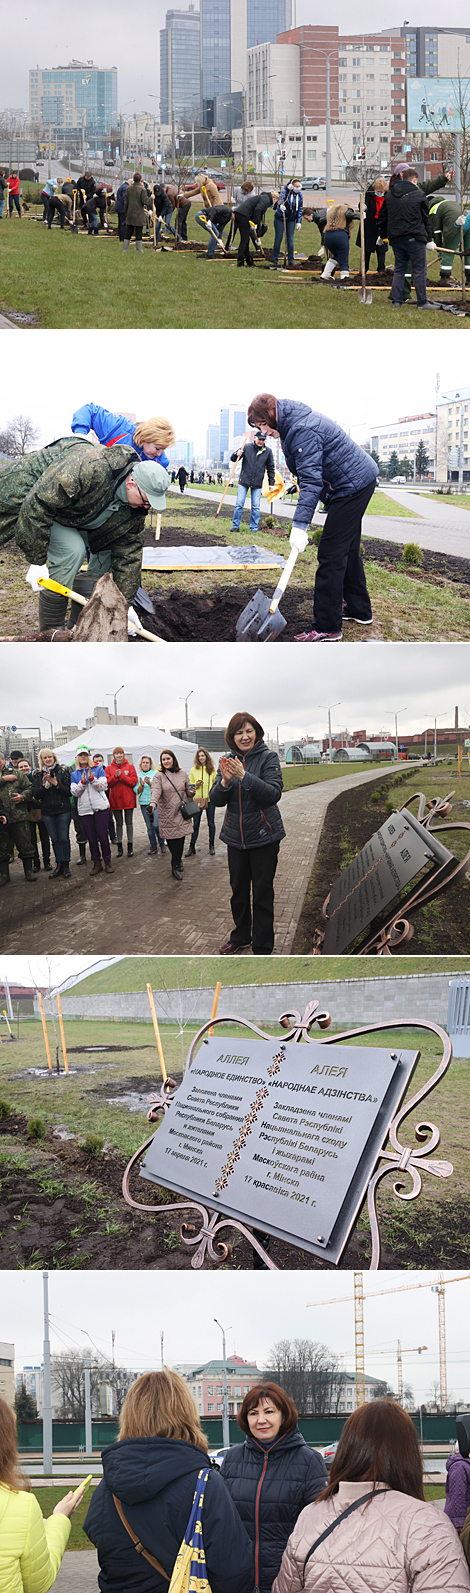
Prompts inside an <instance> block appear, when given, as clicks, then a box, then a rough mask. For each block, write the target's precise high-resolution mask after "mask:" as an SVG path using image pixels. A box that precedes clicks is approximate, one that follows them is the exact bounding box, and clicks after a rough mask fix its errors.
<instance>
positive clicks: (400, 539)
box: [170, 486, 470, 559]
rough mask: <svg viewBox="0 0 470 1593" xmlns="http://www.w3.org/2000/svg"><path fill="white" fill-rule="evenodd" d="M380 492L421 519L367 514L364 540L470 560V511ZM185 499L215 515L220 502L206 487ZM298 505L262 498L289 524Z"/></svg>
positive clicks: (265, 507)
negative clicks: (204, 504) (199, 501)
mask: <svg viewBox="0 0 470 1593" xmlns="http://www.w3.org/2000/svg"><path fill="white" fill-rule="evenodd" d="M380 491H381V492H383V493H384V494H385V495H386V497H387V498H390V499H393V501H394V502H395V503H402V504H403V507H404V508H405V509H411V512H412V514H413V515H418V516H419V519H416V520H415V519H410V520H408V519H405V518H404V517H399V516H397V515H394V514H393V513H391V514H390V517H389V516H388V515H383V514H367V515H365V516H364V520H363V522H362V529H363V535H364V536H365V537H367V536H370V537H378V538H380V541H381V542H397V543H399V544H400V545H402V544H403V543H404V542H417V543H418V546H419V547H420V548H428V549H429V550H430V551H431V552H432V553H452V554H455V555H456V556H457V557H458V558H460V559H468V558H470V509H453V508H452V507H451V506H450V505H449V506H447V504H446V502H444V503H443V506H442V508H441V505H440V504H439V503H434V501H433V500H431V501H430V500H429V498H425V497H421V496H420V495H419V494H418V493H416V492H405V491H403V492H402V491H400V492H398V491H397V492H393V491H391V490H389V488H388V487H383V486H381V487H380ZM170 492H172V493H175V492H176V495H177V497H178V498H179V497H180V496H181V494H180V491H179V487H178V488H175V487H170ZM222 492H223V487H221V488H220V497H222ZM184 497H185V498H205V499H206V500H207V501H208V502H210V503H213V504H214V516H215V511H216V507H217V504H218V502H219V501H220V499H219V498H218V497H217V495H216V493H214V492H207V491H206V492H205V491H204V488H203V487H198V488H196V487H186V489H185V492H184ZM373 501H374V500H373V499H372V502H373ZM248 502H249V500H248V499H247V503H248ZM295 502H296V500H295V498H294V499H292V498H289V499H288V500H287V503H282V502H281V503H279V502H278V501H277V500H276V502H275V503H274V504H269V503H267V501H266V499H265V498H262V499H261V515H263V514H264V515H266V514H273V515H274V517H275V519H276V520H287V521H289V523H290V522H291V520H292V519H293V515H294V511H295ZM234 503H235V496H234V497H233V498H231V497H230V496H229V494H228V493H227V497H226V498H225V501H224V508H225V506H226V505H227V504H228V505H229V506H230V505H231V504H234ZM323 521H324V516H323V513H322V516H321V519H319V518H316V519H315V520H314V522H313V524H314V525H315V526H316V525H322V524H323ZM242 524H243V521H242ZM221 525H222V529H224V525H225V529H227V522H226V521H225V523H224V521H222V522H221Z"/></svg>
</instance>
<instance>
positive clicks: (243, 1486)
mask: <svg viewBox="0 0 470 1593" xmlns="http://www.w3.org/2000/svg"><path fill="white" fill-rule="evenodd" d="M237 1422H238V1426H239V1427H241V1430H242V1432H243V1433H246V1435H247V1436H246V1439H245V1443H244V1444H236V1445H234V1447H233V1448H232V1449H230V1450H229V1452H228V1454H227V1455H226V1456H225V1460H224V1461H223V1463H222V1467H221V1471H222V1476H223V1479H224V1482H225V1483H226V1485H227V1488H228V1491H229V1493H230V1494H231V1496H232V1499H233V1502H234V1504H235V1505H236V1507H237V1510H238V1512H239V1514H240V1516H241V1519H242V1521H243V1525H244V1527H245V1528H246V1531H247V1533H248V1536H249V1538H250V1539H251V1542H252V1544H253V1557H254V1565H253V1571H254V1586H255V1588H257V1589H259V1590H260V1593H270V1590H271V1586H272V1583H273V1580H274V1577H275V1576H277V1572H278V1570H279V1566H280V1564H281V1560H282V1556H283V1553H284V1549H285V1547H286V1543H287V1541H288V1538H289V1537H290V1534H291V1532H292V1531H293V1528H294V1526H295V1523H296V1521H297V1517H298V1516H299V1515H300V1512H301V1510H304V1509H305V1506H306V1505H310V1504H311V1503H312V1500H313V1499H316V1497H317V1494H319V1493H320V1490H321V1489H322V1488H324V1485H325V1481H326V1470H325V1463H324V1460H322V1458H321V1455H319V1454H317V1452H316V1450H315V1449H309V1447H308V1444H306V1443H305V1439H304V1438H302V1434H301V1433H299V1429H298V1426H297V1411H296V1407H295V1405H294V1401H293V1400H292V1399H289V1396H288V1395H287V1394H285V1393H284V1389H283V1388H280V1387H279V1385H278V1383H255V1385H254V1387H253V1388H251V1389H250V1392H249V1394H245V1398H244V1400H243V1405H241V1407H240V1410H239V1412H238V1416H237Z"/></svg>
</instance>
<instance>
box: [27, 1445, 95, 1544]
mask: <svg viewBox="0 0 470 1593" xmlns="http://www.w3.org/2000/svg"><path fill="white" fill-rule="evenodd" d="M24 1470H25V1471H27V1465H25V1467H24ZM78 1481H79V1480H78V1477H77V1481H76V1483H74V1484H73V1485H72V1486H73V1487H77V1488H78ZM31 1492H32V1493H34V1494H35V1495H36V1499H37V1500H38V1504H39V1505H40V1506H41V1510H42V1514H43V1516H44V1517H45V1519H46V1520H47V1517H48V1516H51V1515H52V1512H53V1510H54V1508H55V1505H56V1504H58V1503H59V1499H64V1498H65V1495H66V1494H67V1493H68V1492H69V1489H68V1488H35V1487H34V1486H33V1487H32V1489H31ZM91 1498H92V1490H91V1489H90V1488H87V1491H86V1494H85V1496H84V1498H83V1499H82V1501H81V1504H79V1506H78V1510H76V1511H75V1514H74V1515H73V1516H72V1519H71V1522H70V1527H71V1532H70V1537H69V1541H68V1544H67V1549H93V1548H94V1544H93V1543H90V1539H89V1538H87V1536H86V1533H85V1532H84V1531H83V1522H84V1520H85V1516H86V1514H87V1510H88V1508H89V1504H90V1500H91ZM66 1552H67V1551H66Z"/></svg>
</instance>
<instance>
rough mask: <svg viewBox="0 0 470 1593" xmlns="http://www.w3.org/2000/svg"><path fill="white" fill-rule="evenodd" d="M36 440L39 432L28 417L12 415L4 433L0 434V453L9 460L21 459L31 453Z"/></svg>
mask: <svg viewBox="0 0 470 1593" xmlns="http://www.w3.org/2000/svg"><path fill="white" fill-rule="evenodd" d="M38 438H39V432H38V430H37V427H36V426H33V422H32V420H30V418H29V415H14V417H13V420H10V421H9V422H8V424H7V426H6V428H5V431H3V432H0V452H1V453H3V454H9V455H10V457H11V459H21V458H23V455H24V454H29V453H31V451H32V449H33V448H34V447H35V446H36V443H37V441H38Z"/></svg>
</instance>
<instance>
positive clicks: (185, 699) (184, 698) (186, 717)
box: [180, 691, 215, 1321]
mask: <svg viewBox="0 0 470 1593" xmlns="http://www.w3.org/2000/svg"><path fill="white" fill-rule="evenodd" d="M192 696H193V692H192V691H188V695H187V697H180V702H184V718H185V728H186V730H188V729H189V719H188V702H189V699H190V697H192ZM214 1321H215V1317H214Z"/></svg>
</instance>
